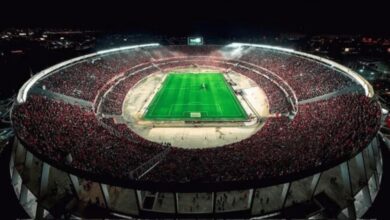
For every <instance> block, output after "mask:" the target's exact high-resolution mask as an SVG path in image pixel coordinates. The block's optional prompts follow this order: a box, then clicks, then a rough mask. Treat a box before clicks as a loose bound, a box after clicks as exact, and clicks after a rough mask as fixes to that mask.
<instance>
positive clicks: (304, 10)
mask: <svg viewBox="0 0 390 220" xmlns="http://www.w3.org/2000/svg"><path fill="white" fill-rule="evenodd" d="M7 9H9V10H5V11H4V12H2V13H1V14H0V29H1V28H2V29H6V28H17V27H23V28H29V27H32V28H34V27H36V28H79V29H98V30H104V31H128V32H134V33H139V32H145V33H151V34H171V35H180V34H181V35H183V34H196V33H199V34H202V33H205V34H212V35H236V34H238V35H240V34H248V33H249V34H250V33H259V32H260V33H263V32H271V33H274V32H299V33H305V34H370V35H384V36H388V35H390V29H389V28H386V21H387V13H386V11H385V10H386V7H385V6H384V5H381V4H379V3H375V2H366V3H365V4H362V3H354V4H352V3H348V2H343V3H332V2H331V1H326V2H315V3H305V2H293V3H292V2H284V3H278V2H273V3H269V2H267V3H261V4H260V3H259V4H257V5H255V4H253V3H245V2H242V3H240V2H236V3H229V2H226V3H219V4H217V3H208V4H205V3H202V2H198V1H193V2H182V3H176V4H168V3H167V2H164V3H161V2H159V3H152V2H145V1H144V2H142V3H141V2H137V3H133V2H132V3H131V4H129V5H126V4H124V3H122V4H119V3H117V2H116V3H114V2H112V3H110V4H108V3H101V2H97V3H89V4H88V3H85V2H84V3H77V4H72V3H71V2H65V1H63V2H57V3H56V5H53V4H42V5H39V4H36V3H34V4H31V5H25V6H24V7H18V6H10V7H7Z"/></svg>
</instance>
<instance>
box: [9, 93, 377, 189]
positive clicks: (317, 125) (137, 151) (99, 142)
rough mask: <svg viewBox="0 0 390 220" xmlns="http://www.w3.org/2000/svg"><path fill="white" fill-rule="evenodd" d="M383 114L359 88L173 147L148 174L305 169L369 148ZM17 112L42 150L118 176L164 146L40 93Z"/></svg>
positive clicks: (232, 175) (253, 175) (29, 139)
mask: <svg viewBox="0 0 390 220" xmlns="http://www.w3.org/2000/svg"><path fill="white" fill-rule="evenodd" d="M379 118H380V107H379V105H378V104H377V103H375V102H372V101H371V99H369V98H367V97H365V96H362V95H357V94H349V95H344V96H340V97H336V98H333V99H330V100H325V101H319V102H313V103H309V104H304V105H300V106H299V112H298V114H297V115H296V117H295V118H294V119H293V120H290V119H288V118H286V117H281V118H269V119H268V121H267V122H266V124H265V125H264V127H263V128H262V129H261V130H260V131H259V132H258V133H256V134H254V135H253V136H251V137H250V138H248V139H245V140H243V141H240V142H237V143H234V144H230V145H227V146H224V147H217V148H209V149H196V150H195V149H192V150H191V149H180V148H172V150H171V151H170V152H169V153H168V155H167V156H166V158H165V159H164V160H162V161H161V162H160V163H159V164H158V165H157V166H156V167H155V168H154V169H152V170H151V171H150V172H149V173H147V174H146V175H145V176H144V177H143V179H145V180H151V181H163V182H164V181H165V182H170V181H179V182H187V181H204V182H212V181H235V180H251V179H262V178H267V177H275V176H283V175H286V174H292V173H295V172H300V171H303V170H307V169H310V168H314V167H316V166H319V165H322V164H327V163H329V162H332V161H334V160H337V159H340V158H343V157H349V156H352V155H353V154H354V153H356V152H357V151H359V150H361V149H362V148H364V147H365V146H366V145H367V144H368V143H369V142H370V141H371V140H372V138H373V136H374V135H375V134H376V132H377V130H378V129H379V125H380V123H379ZM12 119H13V124H14V126H15V129H16V133H17V134H18V136H19V137H20V138H21V139H22V140H23V141H24V142H25V143H27V144H28V145H29V146H30V147H31V148H32V149H33V150H34V151H35V152H37V153H39V154H41V155H44V156H46V157H49V158H50V159H52V160H54V161H56V162H58V163H66V162H65V158H66V156H67V155H68V154H70V155H72V158H73V161H72V163H71V164H70V166H72V167H74V168H77V169H80V170H83V171H89V172H93V173H96V174H101V175H109V176H111V177H115V178H127V177H128V174H129V172H130V171H131V170H133V169H134V168H136V167H138V166H139V165H141V164H142V163H144V162H146V161H148V160H149V159H151V158H152V157H153V156H155V155H157V154H158V153H160V152H161V151H162V150H163V149H164V146H162V145H160V144H156V143H151V142H149V141H146V140H144V139H142V138H141V137H139V136H137V135H136V134H134V133H133V132H131V131H130V130H129V129H127V128H126V126H125V125H117V124H116V123H114V121H112V119H103V122H104V123H105V124H107V125H109V126H110V127H113V128H114V129H116V130H117V131H120V132H121V134H122V135H114V134H113V133H112V132H110V131H109V129H107V128H105V127H104V126H101V124H100V123H99V122H98V119H97V118H96V117H95V115H94V113H93V112H92V111H90V110H88V109H84V108H82V107H80V106H75V105H70V104H65V103H62V102H58V101H53V100H50V99H46V98H44V97H40V96H30V97H29V98H28V100H27V102H26V103H24V104H22V105H17V106H15V108H14V110H13V115H12ZM130 138H134V141H132V140H131V139H130Z"/></svg>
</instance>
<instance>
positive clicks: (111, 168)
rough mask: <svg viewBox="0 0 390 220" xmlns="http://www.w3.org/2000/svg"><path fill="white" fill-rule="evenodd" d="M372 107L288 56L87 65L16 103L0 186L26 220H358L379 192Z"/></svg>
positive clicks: (336, 78) (37, 86) (339, 76)
mask: <svg viewBox="0 0 390 220" xmlns="http://www.w3.org/2000/svg"><path fill="white" fill-rule="evenodd" d="M178 73H179V74H178ZM175 74H176V75H175ZM187 74H197V75H187ZM187 76H191V77H187ZM161 97H163V98H161ZM373 97H374V91H373V89H372V87H371V86H370V85H369V83H367V82H366V81H365V80H364V79H363V78H361V77H360V76H359V75H358V74H356V73H354V72H353V71H352V70H350V69H348V68H346V67H344V66H342V65H340V64H338V63H335V62H333V61H331V60H328V59H324V58H321V57H318V56H314V55H311V54H307V53H303V52H299V51H295V50H292V49H286V48H280V47H272V46H267V45H256V44H244V43H232V44H228V45H203V46H184V45H183V46H182V45H180V46H179V45H170V46H162V45H159V44H146V45H136V46H129V47H121V48H115V49H110V50H105V51H99V52H96V53H93V54H88V55H85V56H81V57H77V58H74V59H71V60H68V61H65V62H62V63H59V64H57V65H54V66H52V67H50V68H48V69H45V70H43V71H41V72H39V73H37V74H36V75H34V76H33V77H31V78H30V80H28V81H27V82H26V83H25V84H24V85H23V86H22V87H21V89H20V90H19V93H18V96H17V101H16V103H15V105H14V106H13V109H12V124H13V127H14V129H15V132H16V138H15V142H14V145H13V151H12V157H11V161H10V175H11V178H12V184H13V187H14V189H15V193H16V195H17V197H18V199H19V201H20V204H21V205H22V206H23V207H24V209H25V210H26V212H27V213H28V214H29V215H30V217H32V218H43V217H50V216H52V217H72V216H73V217H102V216H103V217H129V216H130V217H146V218H150V217H175V218H176V217H221V218H223V217H230V218H232V217H240V218H249V217H256V216H262V217H274V218H275V217H283V216H288V217H299V218H304V217H318V218H325V217H340V218H341V217H347V218H357V217H361V216H362V215H363V214H364V213H365V212H366V211H367V209H368V208H369V207H370V206H371V204H372V202H373V201H374V199H375V197H376V194H377V192H378V190H379V187H380V183H381V178H382V154H381V149H380V140H379V138H378V130H379V128H380V120H381V117H382V114H381V107H380V105H379V103H378V102H377V101H376V100H375V99H374V98H373ZM227 106H228V107H227Z"/></svg>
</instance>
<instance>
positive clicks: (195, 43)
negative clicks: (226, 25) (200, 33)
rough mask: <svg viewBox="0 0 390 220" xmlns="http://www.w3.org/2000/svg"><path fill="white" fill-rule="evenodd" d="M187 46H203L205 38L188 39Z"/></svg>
mask: <svg viewBox="0 0 390 220" xmlns="http://www.w3.org/2000/svg"><path fill="white" fill-rule="evenodd" d="M187 44H188V45H189V46H200V45H203V37H187Z"/></svg>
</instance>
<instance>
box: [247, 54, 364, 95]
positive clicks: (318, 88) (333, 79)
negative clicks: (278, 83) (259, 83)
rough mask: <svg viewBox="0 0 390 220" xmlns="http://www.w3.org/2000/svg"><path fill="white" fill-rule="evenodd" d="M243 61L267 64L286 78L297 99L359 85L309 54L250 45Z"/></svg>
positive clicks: (274, 71)
mask: <svg viewBox="0 0 390 220" xmlns="http://www.w3.org/2000/svg"><path fill="white" fill-rule="evenodd" d="M240 61H245V62H249V63H251V64H255V65H258V66H260V67H264V68H266V69H267V70H270V71H271V72H273V73H274V74H277V75H278V76H280V77H281V78H282V79H283V80H285V81H286V82H287V83H288V84H289V85H290V86H291V87H292V89H293V90H294V92H295V93H296V95H297V97H298V100H305V99H310V98H313V97H316V96H320V95H324V94H327V93H330V92H334V91H337V90H341V89H343V88H346V87H350V86H354V85H356V83H355V82H353V81H352V80H351V79H349V78H348V77H346V76H344V75H343V74H342V73H340V72H338V71H337V70H335V69H333V68H331V67H329V66H325V65H324V64H321V63H318V62H315V61H314V60H309V59H308V58H304V57H300V56H297V55H292V54H288V53H283V52H280V51H274V50H267V49H253V50H252V49H250V51H249V52H248V53H246V54H245V55H243V56H242V57H241V58H240Z"/></svg>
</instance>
